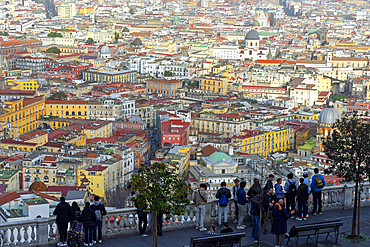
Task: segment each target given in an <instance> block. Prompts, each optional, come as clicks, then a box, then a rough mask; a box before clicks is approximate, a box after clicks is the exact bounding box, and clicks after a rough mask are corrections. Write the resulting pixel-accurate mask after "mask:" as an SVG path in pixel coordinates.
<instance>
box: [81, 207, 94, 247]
mask: <svg viewBox="0 0 370 247" xmlns="http://www.w3.org/2000/svg"><path fill="white" fill-rule="evenodd" d="M81 220H82V224H83V228H84V232H85V246H92V245H93V243H92V237H93V236H92V233H93V228H94V225H95V221H96V215H95V212H94V211H92V209H91V207H90V202H86V203H85V208H84V210H82V213H81Z"/></svg>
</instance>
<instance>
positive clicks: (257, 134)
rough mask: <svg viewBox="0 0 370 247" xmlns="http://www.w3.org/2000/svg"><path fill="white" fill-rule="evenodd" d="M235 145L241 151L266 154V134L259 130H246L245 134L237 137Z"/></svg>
mask: <svg viewBox="0 0 370 247" xmlns="http://www.w3.org/2000/svg"><path fill="white" fill-rule="evenodd" d="M233 146H234V147H236V148H238V149H239V150H240V152H246V153H248V154H259V155H264V153H265V149H264V148H265V134H264V133H263V132H261V131H258V130H254V131H249V132H246V134H245V135H243V136H238V137H236V138H235V142H234V143H233Z"/></svg>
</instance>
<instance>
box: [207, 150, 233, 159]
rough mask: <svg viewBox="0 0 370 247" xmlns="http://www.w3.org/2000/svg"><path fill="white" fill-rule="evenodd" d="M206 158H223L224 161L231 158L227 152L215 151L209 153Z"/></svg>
mask: <svg viewBox="0 0 370 247" xmlns="http://www.w3.org/2000/svg"><path fill="white" fill-rule="evenodd" d="M208 159H210V160H213V161H223V160H224V159H225V161H227V160H231V158H230V157H229V156H228V155H227V154H224V153H221V152H215V153H213V154H211V155H210V156H208Z"/></svg>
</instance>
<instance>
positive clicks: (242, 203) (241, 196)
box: [236, 181, 248, 230]
mask: <svg viewBox="0 0 370 247" xmlns="http://www.w3.org/2000/svg"><path fill="white" fill-rule="evenodd" d="M246 184H247V183H246V182H245V181H242V182H241V183H240V188H239V189H238V191H237V192H236V196H237V197H238V211H239V219H238V225H237V227H236V229H238V230H243V229H244V228H245V227H246V225H243V223H244V217H245V214H246V213H247V204H248V199H247V193H245V185H246Z"/></svg>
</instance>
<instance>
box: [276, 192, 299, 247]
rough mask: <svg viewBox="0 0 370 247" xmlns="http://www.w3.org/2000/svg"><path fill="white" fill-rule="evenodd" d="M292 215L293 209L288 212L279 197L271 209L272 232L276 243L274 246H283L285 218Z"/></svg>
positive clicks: (286, 229)
mask: <svg viewBox="0 0 370 247" xmlns="http://www.w3.org/2000/svg"><path fill="white" fill-rule="evenodd" d="M292 215H294V210H292V211H291V212H290V214H288V212H287V210H286V208H285V207H284V201H283V199H280V200H279V202H278V203H276V204H275V207H274V209H273V210H272V217H273V222H272V232H274V233H275V234H276V245H275V247H280V246H283V244H284V237H285V233H287V232H288V227H287V220H288V219H289V218H291V217H292Z"/></svg>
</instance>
